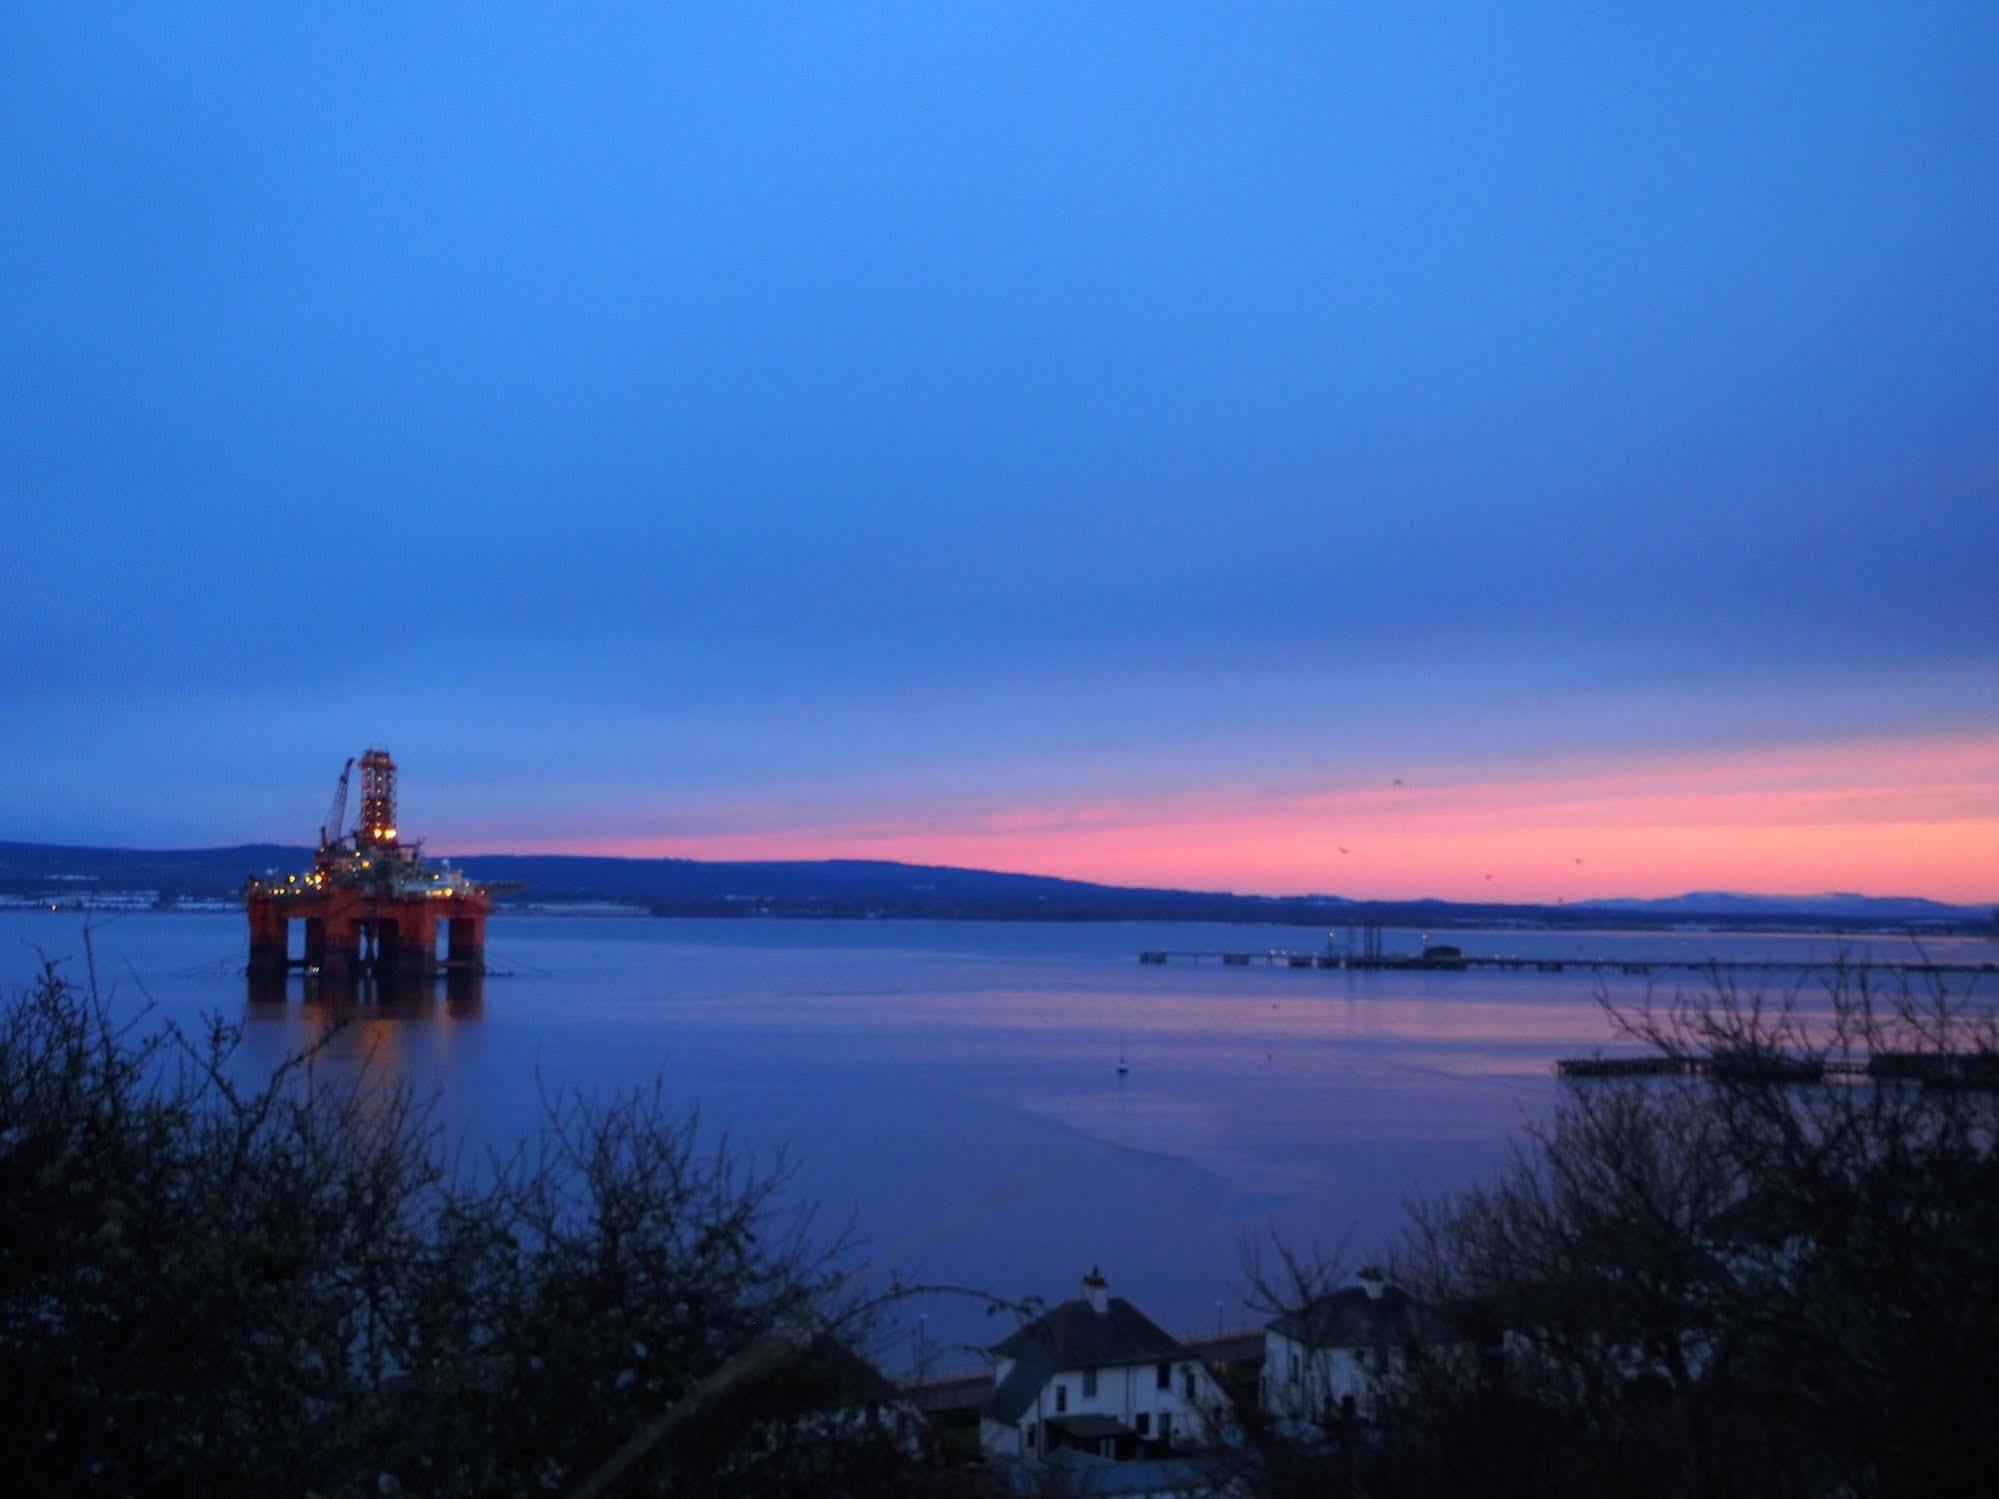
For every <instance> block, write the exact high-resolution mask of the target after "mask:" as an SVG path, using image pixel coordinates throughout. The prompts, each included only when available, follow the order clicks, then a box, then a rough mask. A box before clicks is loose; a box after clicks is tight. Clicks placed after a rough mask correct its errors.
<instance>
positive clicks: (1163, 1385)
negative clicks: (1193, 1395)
mask: <svg viewBox="0 0 1999 1499" xmlns="http://www.w3.org/2000/svg"><path fill="white" fill-rule="evenodd" d="M1159 1388H1160V1389H1162V1390H1170V1389H1172V1388H1173V1366H1172V1365H1171V1364H1161V1365H1160V1366H1159Z"/></svg>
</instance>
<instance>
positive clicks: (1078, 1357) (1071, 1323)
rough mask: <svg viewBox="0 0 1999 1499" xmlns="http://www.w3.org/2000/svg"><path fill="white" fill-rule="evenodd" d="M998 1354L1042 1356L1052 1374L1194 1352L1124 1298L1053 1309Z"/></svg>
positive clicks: (1070, 1303)
mask: <svg viewBox="0 0 1999 1499" xmlns="http://www.w3.org/2000/svg"><path fill="white" fill-rule="evenodd" d="M993 1352H994V1353H996V1354H998V1355H999V1356H1000V1357H1001V1358H1011V1359H1019V1360H1021V1361H1022V1362H1025V1361H1027V1360H1028V1359H1030V1358H1031V1359H1036V1360H1039V1361H1040V1362H1041V1363H1043V1364H1044V1365H1046V1366H1047V1368H1048V1369H1049V1370H1050V1371H1051V1372H1054V1371H1058V1370H1062V1369H1105V1368H1114V1367H1116V1366H1118V1365H1121V1364H1152V1363H1159V1362H1162V1361H1164V1360H1168V1359H1176V1358H1187V1357H1189V1356H1190V1355H1189V1354H1188V1352H1187V1350H1186V1348H1185V1346H1184V1345H1182V1343H1181V1342H1180V1340H1179V1339H1178V1338H1176V1337H1174V1336H1173V1335H1172V1334H1171V1333H1169V1332H1168V1331H1166V1329H1165V1328H1163V1327H1161V1326H1160V1325H1159V1324H1158V1323H1157V1322H1154V1321H1153V1320H1152V1319H1151V1318H1150V1317H1148V1316H1146V1315H1145V1313H1144V1312H1141V1311H1140V1310H1139V1309H1138V1308H1137V1307H1135V1306H1133V1305H1132V1304H1131V1303H1130V1302H1129V1301H1126V1300H1125V1299H1124V1298H1123V1297H1122V1296H1112V1297H1110V1298H1108V1300H1107V1302H1106V1306H1105V1310H1103V1311H1101V1312H1099V1311H1095V1310H1092V1308H1091V1306H1090V1303H1089V1302H1087V1301H1084V1300H1081V1299H1078V1300H1075V1301H1065V1302H1063V1303H1062V1304H1061V1305H1060V1306H1056V1307H1051V1308H1049V1309H1048V1310H1047V1311H1045V1312H1043V1313H1042V1314H1041V1315H1040V1316H1039V1317H1036V1318H1035V1319H1034V1320H1033V1321H1032V1322H1030V1323H1028V1324H1027V1325H1026V1326H1025V1327H1022V1328H1020V1329H1018V1330H1017V1331H1016V1332H1015V1333H1014V1334H1013V1336H1012V1337H1010V1338H1008V1339H1007V1340H1006V1341H1005V1342H1003V1343H1001V1344H999V1345H998V1346H996V1347H995V1348H994V1349H993Z"/></svg>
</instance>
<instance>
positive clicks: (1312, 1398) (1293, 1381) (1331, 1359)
mask: <svg viewBox="0 0 1999 1499" xmlns="http://www.w3.org/2000/svg"><path fill="white" fill-rule="evenodd" d="M1407 1357H1408V1356H1407V1354H1406V1353H1405V1352H1404V1350H1403V1349H1401V1348H1398V1347H1385V1348H1383V1347H1367V1348H1314V1347H1312V1346H1311V1345H1310V1344H1307V1343H1304V1342H1301V1341H1299V1340H1298V1339H1296V1338H1292V1337H1287V1336H1286V1335H1285V1334H1283V1333H1281V1332H1278V1331H1277V1330H1276V1329H1274V1328H1265V1329H1264V1333H1263V1380H1262V1382H1261V1384H1260V1385H1259V1386H1258V1390H1257V1400H1258V1403H1259V1404H1261V1405H1262V1407H1263V1409H1264V1411H1265V1413H1267V1414H1269V1415H1272V1416H1277V1417H1279V1418H1281V1419H1285V1420H1294V1421H1323V1420H1325V1419H1327V1418H1328V1417H1329V1416H1334V1415H1337V1414H1339V1412H1340V1409H1341V1407H1342V1405H1343V1404H1344V1402H1345V1401H1346V1399H1347V1397H1348V1396H1350V1395H1351V1396H1352V1397H1353V1402H1354V1414H1355V1415H1357V1416H1359V1417H1360V1418H1361V1419H1362V1420H1364V1421H1371V1420H1373V1419H1374V1416H1375V1414H1376V1410H1377V1407H1378V1406H1379V1404H1380V1400H1381V1397H1382V1395H1383V1394H1384V1393H1385V1392H1386V1391H1387V1390H1388V1389H1389V1388H1390V1387H1391V1386H1392V1385H1393V1383H1394V1381H1395V1380H1397V1379H1399V1378H1400V1377H1401V1376H1402V1374H1403V1373H1404V1372H1405V1371H1406V1370H1407V1368H1408V1363H1407Z"/></svg>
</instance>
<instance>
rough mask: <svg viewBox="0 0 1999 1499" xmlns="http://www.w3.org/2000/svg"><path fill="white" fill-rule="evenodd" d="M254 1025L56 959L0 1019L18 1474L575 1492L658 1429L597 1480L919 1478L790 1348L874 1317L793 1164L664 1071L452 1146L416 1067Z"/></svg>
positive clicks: (873, 1486) (770, 1486) (164, 1488)
mask: <svg viewBox="0 0 1999 1499" xmlns="http://www.w3.org/2000/svg"><path fill="white" fill-rule="evenodd" d="M237 1040H238V1038H237V1036H236V1034H235V1032H234V1031H233V1030H231V1029H230V1028H229V1027H227V1026H225V1025H222V1024H220V1023H217V1024H215V1025H213V1026H212V1027H210V1028H209V1029H208V1030H207V1031H206V1032H205V1033H203V1034H200V1035H196V1036H190V1035H187V1034H184V1033H183V1032H181V1031H180V1030H178V1029H176V1028H175V1027H173V1026H170V1025H169V1026H165V1027H162V1028H158V1029H155V1030H151V1031H142V1030H141V1029H140V1028H139V1027H138V1026H136V1025H130V1024H126V1025H121V1024H120V1023H118V1022H116V1021H115V1020H114V1019H113V1018H112V1016H111V1014H110V1013H109V1012H108V1010H107V1008H106V1007H105V1005H104V1004H102V1003H101V1002H100V1000H99V998H98V996H97V995H96V993H95V986H94V985H92V986H90V987H89V988H79V987H78V986H75V985H73V984H71V983H69V982H67V981H66V980H65V979H64V977H63V976H62V975H61V973H60V972H59V971H58V970H57V969H56V968H55V967H54V966H53V965H49V966H47V967H46V968H45V971H44V972H43V973H42V975H41V977H40V979H39V981H38V982H37V983H36V984H35V985H34V986H33V988H32V989H31V990H30V991H29V992H28V993H26V994H24V995H22V996H20V997H19V998H18V999H16V1000H15V1001H14V1002H13V1003H12V1004H11V1005H10V1006H9V1008H8V1009H7V1010H6V1012H5V1014H4V1016H0V1202H4V1203H5V1205H6V1214H5V1218H4V1220H0V1471H6V1472H7V1473H8V1474H9V1475H10V1479H11V1480H12V1482H13V1491H14V1492H16V1493H63V1494H86V1493H97V1492H102V1493H133V1492H142V1491H143V1492H197V1491H198V1492H270V1493H278V1492H288V1493H289V1492H313V1493H319V1494H327V1495H347V1494H360V1493H367V1494H371V1495H383V1494H404V1493H407V1494H412V1495H416V1494H454V1495H456V1494H472V1495H477V1494H516V1493H524V1492H540V1493H566V1492H570V1491H572V1490H575V1489H577V1488H578V1487H579V1486H580V1485H582V1484H584V1482H585V1480H586V1478H587V1477H588V1476H589V1475H591V1474H592V1473H593V1472H594V1471H596V1470H598V1469H599V1468H600V1467H601V1466H602V1465H603V1464H605V1462H606V1460H607V1459H608V1458H610V1456H611V1455H612V1454H613V1453H614V1452H616V1451H618V1450H619V1449H620V1448H621V1447H622V1446H625V1445H626V1444H627V1443H629V1442H631V1441H632V1439H633V1437H634V1436H635V1434H638V1433H642V1432H647V1433H649V1434H650V1435H652V1436H657V1437H658V1438H659V1439H658V1440H647V1441H641V1442H637V1443H633V1446H634V1447H635V1449H636V1451H635V1453H634V1454H633V1456H634V1461H633V1463H632V1466H631V1468H630V1470H629V1471H628V1472H625V1473H623V1475H622V1477H621V1478H620V1480H619V1482H618V1483H616V1484H615V1485H612V1486H610V1491H613V1492H618V1493H654V1494H668V1493H673V1494H682V1493H710V1492H723V1491H726V1492H729V1493H731V1494H755V1493H758V1492H772V1493H789V1492H807V1491H809V1492H815V1493H824V1492H861V1493H901V1492H909V1491H911V1490H912V1489H913V1488H914V1487H916V1486H918V1485H920V1484H921V1483H923V1482H924V1481H925V1478H924V1470H923V1468H922V1466H921V1465H920V1464H919V1463H916V1462H914V1461H913V1460H912V1457H911V1453H910V1450H909V1449H908V1448H907V1447H906V1446H905V1445H904V1444H901V1443H898V1442H897V1441H896V1440H895V1439H894V1437H893V1434H892V1432H891V1431H890V1430H888V1429H887V1428H885V1427H881V1426H877V1425H875V1424H872V1423H871V1422H869V1421H868V1420H867V1419H866V1418H865V1414H864V1411H865V1407H864V1406H862V1405H856V1404H854V1403H852V1402H851V1401H850V1398H849V1390H848V1388H847V1386H846V1385H845V1384H844V1383H843V1380H844V1379H845V1377H846V1374H847V1373H848V1372H849V1370H848V1366H847V1365H843V1364H842V1363H840V1362H839V1361H837V1360H835V1361H831V1362H828V1361H826V1360H810V1359H807V1360H800V1359H797V1358H794V1357H793V1356H792V1355H793V1354H794V1353H795V1352H796V1351H797V1350H799V1349H802V1348H805V1347H807V1346H809V1345H812V1344H813V1340H814V1339H820V1340H821V1343H820V1345H819V1346H822V1347H823V1346H824V1345H825V1340H826V1339H828V1338H830V1339H833V1340H835V1341H836V1342H837V1341H839V1340H843V1339H848V1338H852V1337H856V1336H859V1335H860V1334H861V1333H862V1332H863V1331H864V1323H865V1317H866V1313H867V1311H868V1310H869V1309H868V1308H867V1307H866V1306H864V1305H861V1304H860V1303H858V1302H857V1301H856V1299H855V1298H854V1297H853V1296H852V1295H851V1294H849V1293H848V1292H846V1291H845V1290H844V1288H843V1282H842V1280H841V1278H840V1277H839V1276H838V1275H837V1274H836V1272H835V1269H834V1264H835V1260H836V1258H838V1256H839V1255H840V1254H841V1253H842V1252H843V1251H844V1249H845V1245H844V1244H843V1243H842V1242H839V1241H835V1242H833V1243H831V1244H830V1245H824V1246H817V1247H815V1246H814V1244H813V1243H812V1241H811V1238H810V1236H809V1234H808V1232H807V1230H808V1227H809V1224H808V1223H807V1222H806V1220H805V1219H804V1218H803V1217H801V1216H800V1215H798V1214H796V1213H791V1212H787V1211H786V1210H785V1209H784V1207H783V1204H782V1188H783V1186H784V1184H785V1180H786V1177H785V1173H784V1170H783V1168H782V1165H781V1164H780V1165H779V1167H778V1168H776V1169H775V1170H771V1171H766V1172H763V1173H757V1172H754V1171H751V1170H748V1169H746V1168H744V1167H743V1166H742V1165H741V1164H740V1163H739V1162H738V1161H737V1160H736V1159H735V1158H734V1157H733V1156H732V1155H731V1153H730V1152H729V1150H728V1149H727V1148H726V1146H720V1147H716V1148H704V1146H703V1144H702V1142H701V1140H700V1139H699V1138H698V1136H697V1131H696V1128H695V1125H694V1123H693V1122H692V1121H691V1120H687V1119H681V1118H678V1117H676V1116H674V1115H673V1114H672V1112H671V1111H670V1110H669V1108H668V1107H667V1104H666V1100H665V1099H664V1098H663V1097H662V1096H661V1094H660V1093H659V1092H658V1091H657V1089H654V1090H650V1091H644V1092H640V1093H636V1094H626V1095H622V1096H618V1097H615V1098H611V1099H608V1100H593V1099H588V1098H584V1097H580V1096H575V1095H563V1096H559V1097H555V1098H552V1099H548V1100H546V1101H545V1105H544V1113H543V1117H542V1119H541V1121H540V1126H539V1128H538V1130H537V1131H536V1133H535V1135H534V1136H533V1137H532V1138H531V1139H530V1140H529V1141H527V1142H526V1143H525V1144H523V1145H522V1146H521V1148H520V1149H519V1150H518V1151H516V1152H515V1153H513V1154H512V1155H509V1156H505V1157H502V1158H498V1159H491V1160H488V1161H485V1162H482V1163H479V1164H478V1165H477V1167H476V1168H474V1169H471V1170H458V1169H454V1168H453V1167H452V1166H451V1165H450V1164H449V1163H448V1162H447V1160H446V1158H445V1155H444V1153H443V1151H442V1150H441V1149H440V1141H439V1135H438V1131H437V1130H436V1128H435V1127H434V1125H433V1123H432V1121H431V1120H430V1118H429V1115H428V1113H427V1111H426V1109H425V1108H424V1107H423V1106H421V1105H420V1104H419V1103H418V1102H417V1101H416V1100H415V1099H414V1098H413V1097H412V1096H411V1094H410V1092H409V1090H408V1089H407V1088H406V1087H405V1086H403V1085H400V1084H397V1083H392V1082H389V1081H386V1080H384V1079H382V1078H379V1077H376V1076H363V1077H361V1078H360V1079H358V1080H355V1079H351V1078H350V1079H349V1080H347V1081H346V1082H344V1083H341V1084H330V1083H328V1082H327V1081H326V1080H325V1079H324V1077H322V1076H321V1075H320V1072H321V1069H319V1068H318V1067H317V1066H316V1065H315V1064H316V1061H317V1057H316V1055H315V1054H314V1053H310V1052H309V1053H308V1054H306V1055H305V1056H302V1057H300V1058H297V1059H295V1060H294V1061H293V1062H291V1063H289V1064H288V1065H287V1066H286V1067H284V1068H282V1069H281V1070H280V1071H279V1072H278V1074H277V1075H276V1076H274V1077H271V1078H269V1079H267V1080H266V1081H264V1082H263V1083H262V1084H261V1085H260V1086H257V1087H255V1088H248V1087H245V1086H244V1085H243V1084H241V1083H240V1082H239V1081H237V1080H236V1074H237V1073H238V1072H239V1071H240V1069H239V1068H236V1067H235V1066H234V1065H233V1063H234V1060H235V1059H234V1053H235V1049H236V1044H237ZM749 1347H755V1348H758V1349H760V1350H763V1351H764V1352H765V1353H766V1354H767V1355H768V1356H767V1357H765V1358H764V1359H763V1362H762V1363H761V1364H760V1365H758V1367H757V1369H756V1370H755V1371H754V1372H756V1373H757V1374H759V1375H760V1376H764V1377H762V1378H761V1379H752V1380H745V1381H736V1382H735V1387H734V1388H733V1389H731V1390H730V1391H728V1392H727V1394H726V1398H722V1396H723V1394H724V1392H723V1391H722V1389H721V1385H722V1383H725V1382H727V1381H720V1380H718V1379H717V1376H718V1373H719V1372H720V1371H723V1370H724V1369H725V1368H730V1367H731V1365H730V1361H731V1359H732V1358H735V1357H738V1356H739V1355H741V1354H742V1352H743V1350H744V1349H745V1348H749ZM738 1362H739V1364H740V1360H738ZM829 1371H830V1372H829ZM736 1372H740V1370H739V1369H734V1370H732V1373H731V1376H730V1378H731V1380H733V1379H734V1374H735V1373H736ZM774 1374H781V1375H782V1377H781V1378H772V1377H770V1376H772V1375H774ZM815 1381H816V1382H815ZM663 1415H666V1416H668V1417H669V1418H670V1419H667V1420H664V1421H662V1419H661V1418H662V1416H663Z"/></svg>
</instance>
